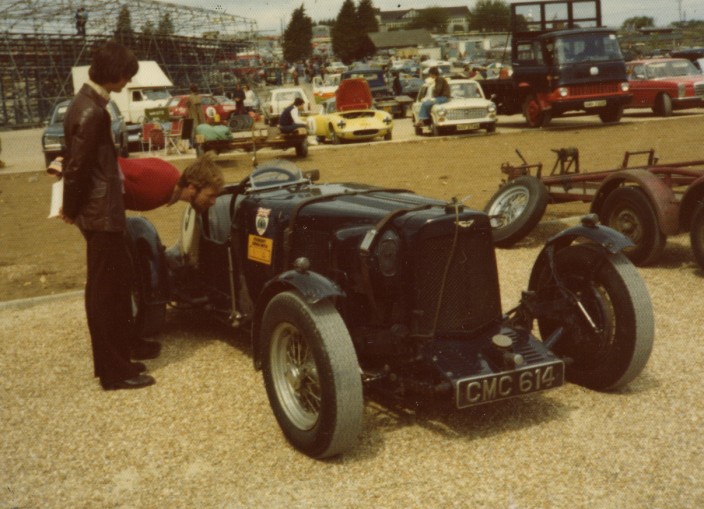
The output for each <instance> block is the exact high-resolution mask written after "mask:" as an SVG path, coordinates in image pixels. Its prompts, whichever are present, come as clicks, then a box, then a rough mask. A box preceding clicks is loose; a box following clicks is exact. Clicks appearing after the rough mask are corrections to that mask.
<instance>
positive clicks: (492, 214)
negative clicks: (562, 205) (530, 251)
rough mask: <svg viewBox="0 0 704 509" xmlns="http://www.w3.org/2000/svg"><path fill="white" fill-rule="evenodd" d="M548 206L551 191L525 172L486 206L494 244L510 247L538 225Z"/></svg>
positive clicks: (505, 186)
mask: <svg viewBox="0 0 704 509" xmlns="http://www.w3.org/2000/svg"><path fill="white" fill-rule="evenodd" d="M547 205H548V190H547V188H546V187H545V184H543V183H542V182H541V181H540V179H538V178H536V177H532V176H530V175H525V176H522V177H518V178H517V179H514V180H512V181H511V182H509V183H508V184H506V185H504V186H502V187H501V188H500V189H499V190H498V191H497V192H496V193H494V196H492V197H491V198H490V199H489V202H488V203H487V204H486V207H484V212H486V213H487V215H488V216H489V221H490V222H491V230H492V235H493V237H494V244H495V245H496V246H498V247H511V246H512V245H513V244H515V243H516V242H518V241H519V240H521V239H522V238H524V237H525V236H526V235H528V234H529V233H530V231H531V230H532V229H533V228H535V225H536V224H538V222H539V221H540V218H541V217H543V214H544V213H545V208H546V207H547Z"/></svg>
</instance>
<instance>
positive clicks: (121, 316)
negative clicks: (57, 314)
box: [82, 231, 139, 384]
mask: <svg viewBox="0 0 704 509" xmlns="http://www.w3.org/2000/svg"><path fill="white" fill-rule="evenodd" d="M82 233H83V235H84V237H85V238H86V242H87V250H86V251H87V258H88V275H87V280H86V295H85V300H86V317H87V319H88V330H89V331H90V339H91V346H92V347H93V365H94V368H95V371H94V374H95V376H96V377H98V378H100V381H101V383H103V384H106V383H111V382H116V381H118V380H126V379H128V378H132V377H134V376H136V375H138V374H139V371H138V370H137V369H136V368H135V367H134V365H133V364H132V363H131V361H130V340H131V337H132V334H131V332H132V308H131V306H132V300H131V294H130V262H129V256H128V254H127V244H126V241H125V237H124V234H123V233H122V232H102V231H83V232H82Z"/></svg>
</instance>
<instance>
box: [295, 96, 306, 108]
mask: <svg viewBox="0 0 704 509" xmlns="http://www.w3.org/2000/svg"><path fill="white" fill-rule="evenodd" d="M305 103H306V102H305V101H304V100H303V98H302V97H296V98H295V99H294V100H293V105H294V106H300V105H301V104H305Z"/></svg>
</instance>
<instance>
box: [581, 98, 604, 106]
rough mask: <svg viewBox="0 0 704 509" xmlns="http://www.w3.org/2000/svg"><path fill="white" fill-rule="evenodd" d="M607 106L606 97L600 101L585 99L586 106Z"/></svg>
mask: <svg viewBox="0 0 704 509" xmlns="http://www.w3.org/2000/svg"><path fill="white" fill-rule="evenodd" d="M602 106H606V99H599V100H598V101H584V107H585V108H600V107H602Z"/></svg>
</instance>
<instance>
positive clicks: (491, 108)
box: [486, 103, 496, 114]
mask: <svg viewBox="0 0 704 509" xmlns="http://www.w3.org/2000/svg"><path fill="white" fill-rule="evenodd" d="M486 109H487V111H488V112H489V113H490V114H491V113H496V105H495V104H494V103H491V104H490V105H489V106H487V107H486Z"/></svg>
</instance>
